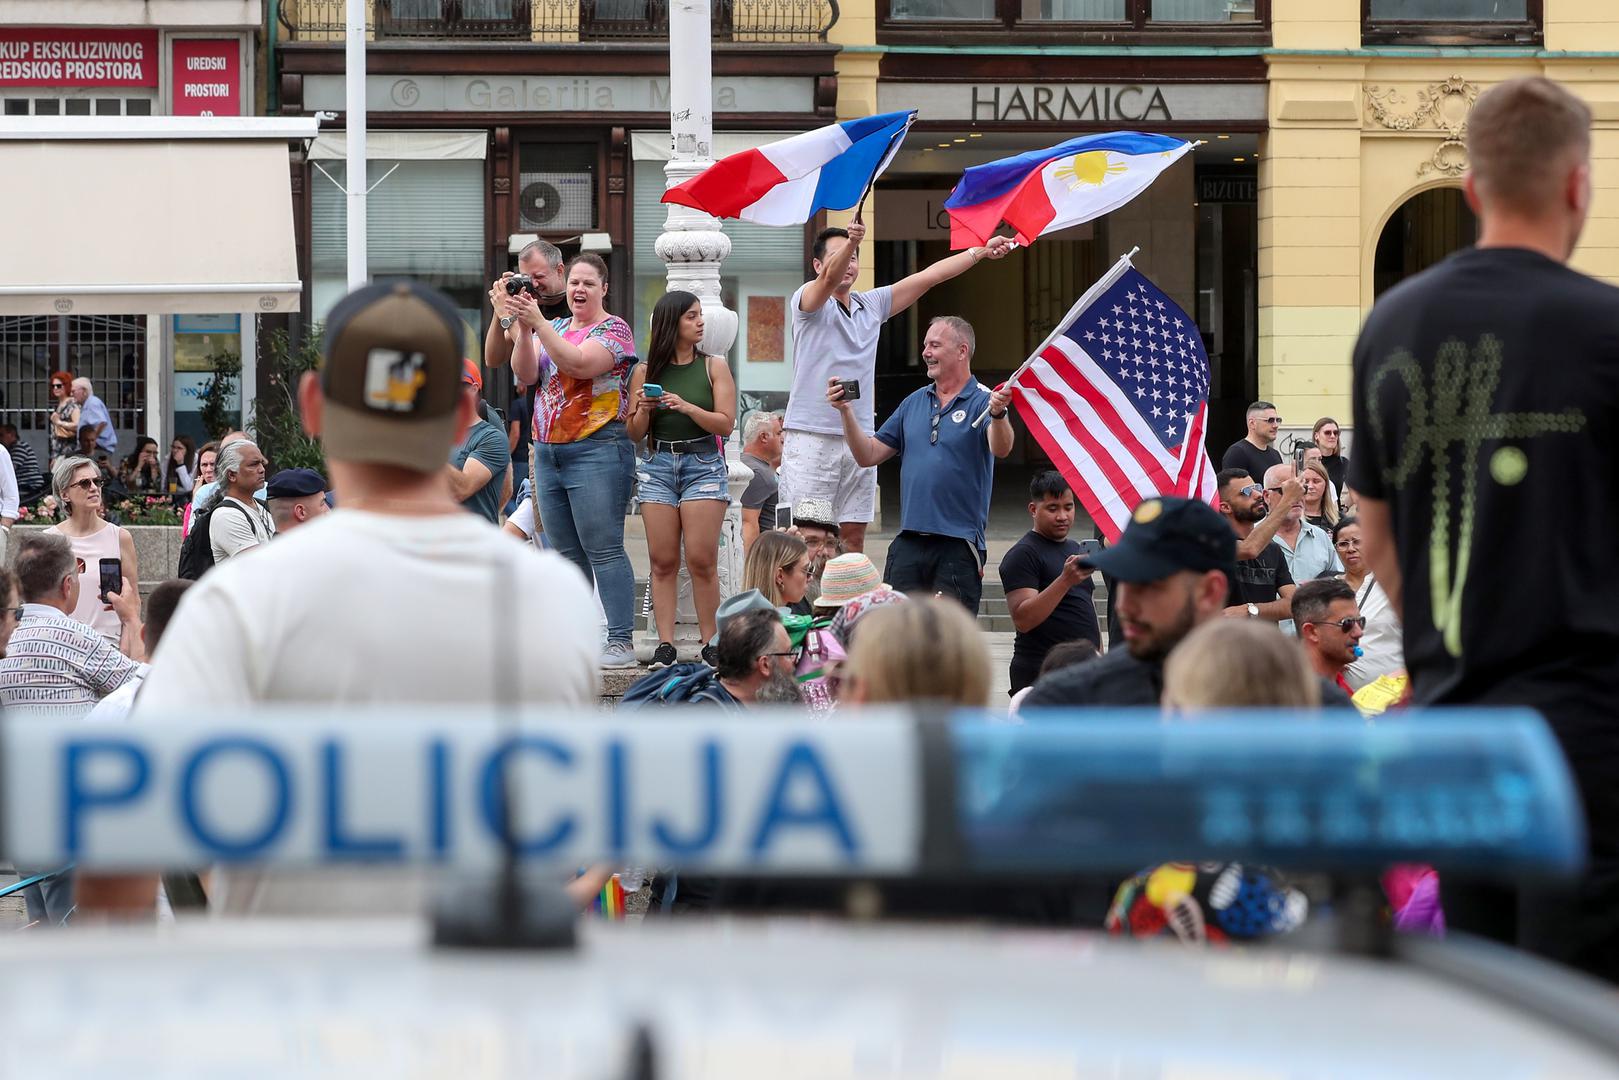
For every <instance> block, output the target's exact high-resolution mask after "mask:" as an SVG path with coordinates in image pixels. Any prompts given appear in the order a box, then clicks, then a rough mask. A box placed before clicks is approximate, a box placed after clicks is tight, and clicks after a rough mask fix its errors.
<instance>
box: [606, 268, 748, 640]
mask: <svg viewBox="0 0 1619 1080" xmlns="http://www.w3.org/2000/svg"><path fill="white" fill-rule="evenodd" d="M702 340H703V306H702V304H701V303H700V302H699V301H698V299H697V297H696V296H694V295H692V294H691V293H689V292H679V291H676V292H672V293H668V294H666V295H665V296H664V297H663V299H661V300H659V301H658V303H657V306H656V307H654V308H653V309H652V337H651V340H650V341H649V342H648V344H647V358H646V363H645V364H644V365H640V366H637V367H636V368H635V371H634V372H633V373H632V374H631V376H630V400H631V402H632V405H631V411H630V416H629V419H628V420H627V421H626V422H625V428H626V430H627V431H628V432H629V436H630V439H631V441H633V442H637V443H638V442H640V441H641V440H642V439H643V438H645V439H646V440H647V443H646V449H645V450H644V451H643V452H642V454H641V460H640V466H639V468H638V469H637V471H636V479H637V480H638V481H639V483H640V488H639V490H640V495H641V517H642V519H643V520H644V521H645V522H646V547H647V556H648V557H649V559H650V561H651V563H652V582H651V589H652V621H653V622H654V623H655V624H656V625H657V628H658V648H657V651H656V652H654V653H653V654H652V666H653V667H654V668H661V667H668V666H669V665H670V664H673V663H674V662H675V659H676V657H675V647H674V644H673V639H674V635H675V598H676V592H677V589H676V582H677V579H678V576H679V573H680V552H681V546H682V541H684V546H685V552H686V571H687V573H689V574H690V575H691V592H692V600H693V601H694V603H695V604H696V607H697V629H698V632H699V633H700V634H701V636H702V639H703V640H704V641H710V640H712V639H713V637H714V634H715V631H716V629H717V627H716V625H715V620H714V613H715V611H716V610H717V609H718V608H719V604H720V581H719V574H718V571H719V547H720V526H721V524H722V523H723V522H724V520H725V509H726V507H728V506H730V505H731V492H730V489H729V488H728V487H727V486H726V481H727V479H728V476H727V468H726V462H725V448H724V439H725V436H727V435H729V434H730V433H731V428H732V427H734V426H735V425H736V383H735V381H734V380H733V379H732V378H731V368H730V366H729V365H727V364H726V362H725V358H724V357H723V356H705V355H704V354H703V353H702V352H700V351H699V350H698V347H697V346H698V344H699V343H700V342H701V341H702ZM713 648H714V647H713V646H712V645H705V646H704V647H703V660H704V661H705V662H707V663H709V664H713V663H714V661H713V659H712V653H713Z"/></svg>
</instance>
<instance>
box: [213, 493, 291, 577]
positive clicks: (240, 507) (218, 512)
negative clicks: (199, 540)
mask: <svg viewBox="0 0 1619 1080" xmlns="http://www.w3.org/2000/svg"><path fill="white" fill-rule="evenodd" d="M227 503H229V504H230V505H228V506H227V505H226V504H227ZM274 535H275V518H273V517H271V516H270V512H269V511H268V510H266V509H265V508H264V507H262V506H260V505H259V504H258V501H257V500H254V501H252V502H248V503H244V502H242V500H240V499H233V498H231V497H230V496H229V495H227V496H225V497H224V498H223V499H221V500H220V501H219V505H218V506H216V507H214V509H213V513H212V514H211V515H210V516H209V518H208V543H209V545H210V546H212V548H213V551H214V562H215V563H222V562H224V561H225V560H226V559H228V558H230V557H231V556H232V555H240V554H241V553H242V552H244V551H246V550H247V549H248V548H253V547H258V546H259V545H260V544H267V543H269V542H270V537H272V536H274Z"/></svg>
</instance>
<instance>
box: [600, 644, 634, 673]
mask: <svg viewBox="0 0 1619 1080" xmlns="http://www.w3.org/2000/svg"><path fill="white" fill-rule="evenodd" d="M635 665H636V659H635V646H634V645H631V644H630V643H629V642H627V641H609V642H608V643H607V647H606V648H605V649H603V650H602V658H601V666H602V667H604V668H626V667H634V666H635Z"/></svg>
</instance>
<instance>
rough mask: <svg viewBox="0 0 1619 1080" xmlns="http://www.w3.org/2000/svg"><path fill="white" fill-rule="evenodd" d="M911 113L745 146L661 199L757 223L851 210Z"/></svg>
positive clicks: (890, 154) (794, 221) (901, 137)
mask: <svg viewBox="0 0 1619 1080" xmlns="http://www.w3.org/2000/svg"><path fill="white" fill-rule="evenodd" d="M915 119H916V113H914V112H892V113H881V114H879V115H877V116H867V117H865V118H863V119H860V120H845V121H843V122H842V123H837V124H830V125H828V126H826V127H823V128H816V129H815V130H814V131H806V132H804V133H803V134H801V135H794V136H792V137H791V138H788V139H782V140H781V141H780V142H773V143H769V144H768V145H765V146H760V147H755V148H754V149H752V150H744V151H742V152H741V153H739V154H732V155H730V156H729V157H724V158H721V159H720V160H718V161H716V162H715V163H714V164H712V165H710V166H709V167H708V168H706V169H704V170H703V171H702V172H700V173H698V174H697V175H696V176H694V177H692V178H691V179H690V180H687V181H686V182H685V183H684V184H677V185H676V186H674V187H672V188H670V189H669V190H668V191H665V192H664V193H663V201H664V202H666V203H680V204H681V205H682V206H690V207H692V208H694V209H697V210H702V211H705V212H707V213H710V214H713V215H714V216H715V217H718V218H740V219H742V220H743V221H752V222H756V223H758V224H760V225H802V224H804V223H805V222H806V221H808V220H809V219H810V218H812V217H814V216H815V215H816V214H818V213H819V212H821V211H822V210H849V209H851V208H853V207H855V206H858V205H859V204H860V202H861V200H863V199H864V198H865V197H866V193H867V192H868V191H870V190H871V185H872V184H873V183H874V182H875V181H876V179H877V177H879V176H881V175H882V174H883V170H884V169H886V168H888V163H889V162H890V161H892V160H893V159H894V155H895V153H897V152H898V151H899V148H900V144H901V143H903V142H904V141H905V133H906V132H908V131H910V130H911V123H912V122H913V121H914V120H915Z"/></svg>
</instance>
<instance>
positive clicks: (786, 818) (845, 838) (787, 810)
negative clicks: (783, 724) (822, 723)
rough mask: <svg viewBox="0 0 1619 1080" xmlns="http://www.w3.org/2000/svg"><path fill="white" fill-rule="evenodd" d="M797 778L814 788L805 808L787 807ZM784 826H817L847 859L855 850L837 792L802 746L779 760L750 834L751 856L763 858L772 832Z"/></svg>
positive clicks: (810, 751)
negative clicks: (756, 825) (812, 798)
mask: <svg viewBox="0 0 1619 1080" xmlns="http://www.w3.org/2000/svg"><path fill="white" fill-rule="evenodd" d="M799 775H802V776H803V777H804V778H805V779H806V780H808V781H809V782H810V783H811V784H813V785H814V786H815V790H816V793H817V795H818V796H819V797H818V799H817V801H816V802H815V803H813V804H812V805H810V806H807V807H795V806H788V805H787V796H788V794H789V788H790V787H791V786H792V783H793V779H794V777H795V776H799ZM787 825H793V826H819V827H821V828H824V829H828V830H830V831H831V833H832V834H833V837H834V838H835V839H836V840H837V841H838V844H839V846H840V847H842V848H843V853H844V854H845V855H847V856H849V857H850V858H853V857H854V855H855V852H856V850H857V848H858V845H857V844H856V843H855V839H854V835H853V834H852V833H850V831H849V823H848V822H847V821H845V820H844V817H843V807H842V804H841V802H840V800H839V799H838V796H837V792H836V791H835V790H833V788H832V778H831V777H829V776H827V775H826V767H825V766H824V765H822V764H821V759H820V757H819V756H817V755H816V753H815V749H814V747H812V746H810V745H809V744H808V743H804V742H793V743H790V744H789V745H788V747H787V753H786V754H785V755H783V757H782V759H781V765H780V767H779V768H778V769H777V770H776V782H775V784H774V785H773V786H772V787H771V789H770V801H769V802H768V803H767V804H766V806H765V811H764V814H763V816H762V817H761V818H760V819H759V829H758V831H757V832H755V833H754V834H753V854H754V855H756V856H757V855H762V854H764V852H765V850H766V849H767V848H769V847H770V841H771V838H772V836H773V835H774V833H775V831H776V830H777V829H779V828H781V827H783V826H787Z"/></svg>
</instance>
